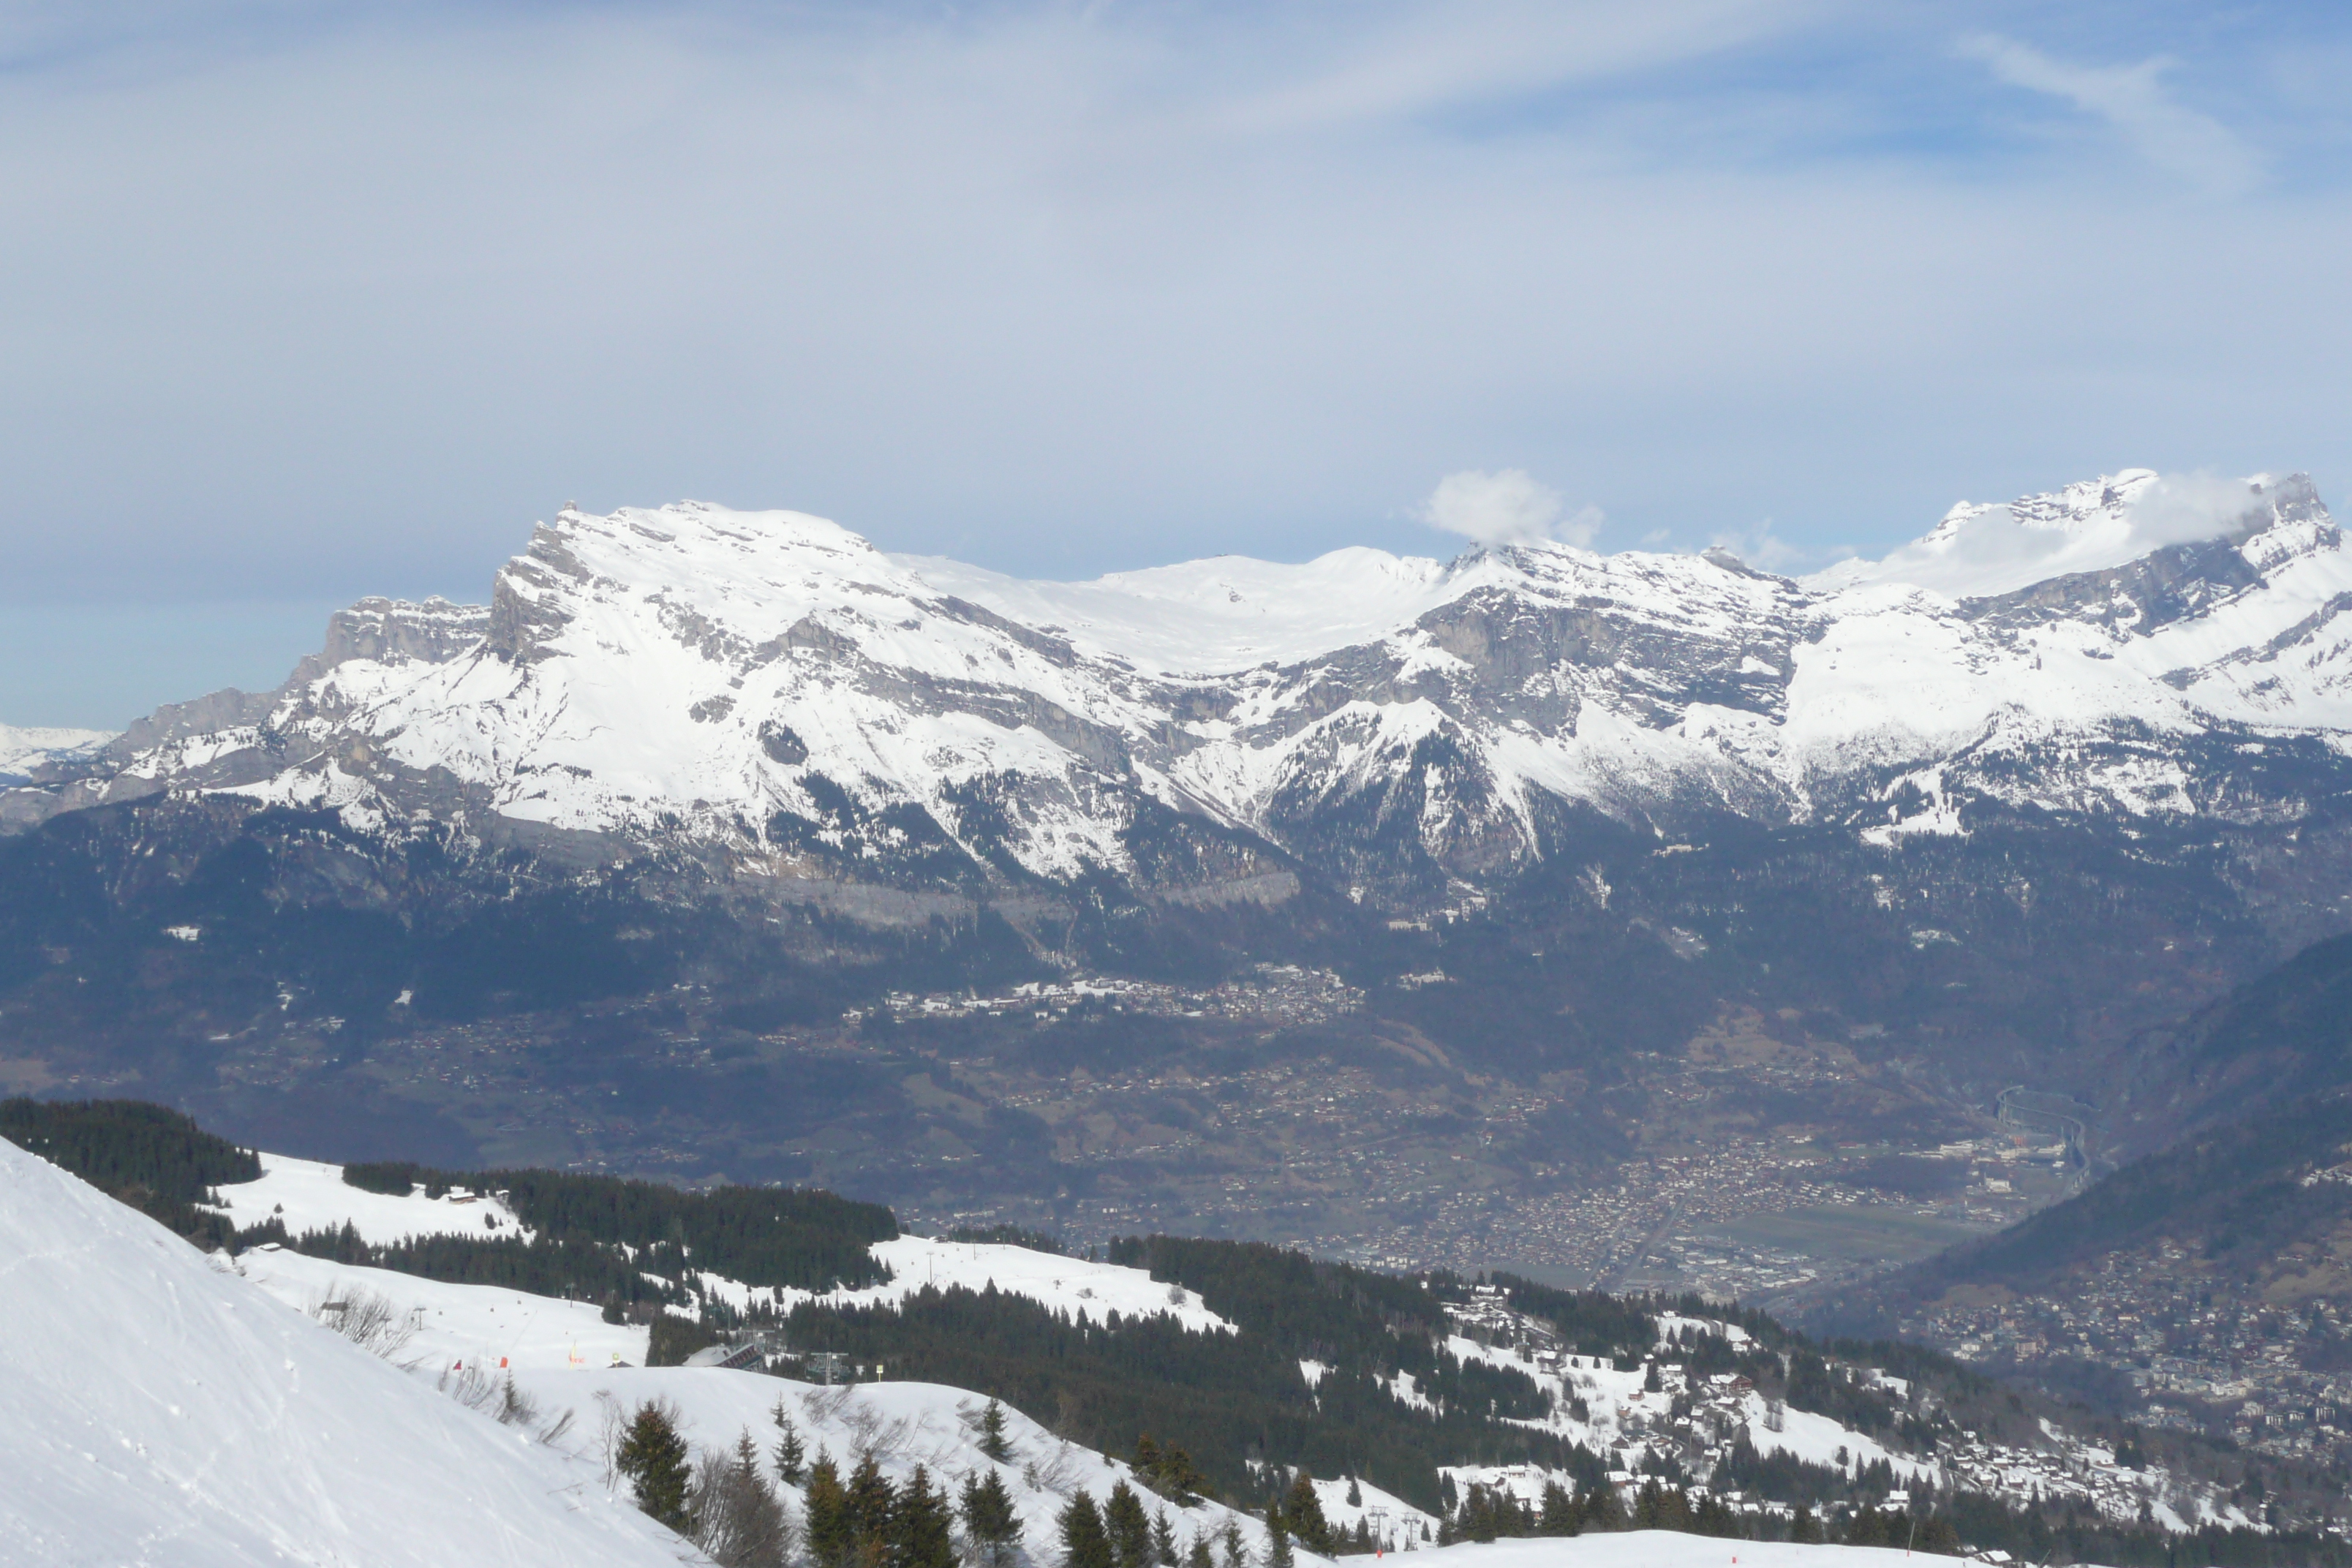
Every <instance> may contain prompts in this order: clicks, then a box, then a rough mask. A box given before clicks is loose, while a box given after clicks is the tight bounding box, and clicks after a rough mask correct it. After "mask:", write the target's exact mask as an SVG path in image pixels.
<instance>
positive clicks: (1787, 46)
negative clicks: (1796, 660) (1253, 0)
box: [0, 0, 2352, 728]
mask: <svg viewBox="0 0 2352 1568" xmlns="http://www.w3.org/2000/svg"><path fill="white" fill-rule="evenodd" d="M2347 77H2352V12H2347V9H2346V8H2342V7H2332V6H2321V5H2263V4H2247V5H2231V6H2214V5H2186V4H2168V3H2167V0H2147V3H2142V4H2133V5H2123V4H2114V5H2109V4H2105V3H2103V0H2083V3H2079V4H2074V5H2065V6H2052V5H2046V4H2042V5H2024V4H2018V5H2004V4H2001V3H2000V0H1986V3H1980V4H1969V5H1958V4H1953V5H1942V4H1934V3H1906V0H1872V3H1870V4H1860V3H1853V4H1847V3H1843V0H1650V3H1648V4H1645V5H1638V6H1629V5H1622V4H1614V3H1590V4H1588V3H1583V0H1550V3H1549V4H1522V3H1517V0H1456V3H1454V4H1447V5H1422V4H1414V3H1410V0H1354V3H1351V4H1345V5H1342V4H1281V3H1278V0H1275V3H1261V4H1250V5H1243V4H1192V5H1186V4H1175V3H1166V4H1123V3H1117V0H1104V3H1096V4H1078V3H1059V4H1028V3H1017V0H980V3H977V4H968V5H953V6H950V5H919V4H898V5H893V4H888V3H883V4H861V5H846V4H844V5H832V4H825V3H823V0H807V3H803V4H799V5H748V4H716V3H714V4H697V3H694V0H675V3H669V4H626V3H621V0H614V3H612V4H604V5H559V4H552V3H548V4H509V5H499V4H496V3H482V4H473V5H440V4H436V3H434V0H411V3H408V4H403V5H370V4H352V5H339V4H334V3H332V0H300V3H296V0H285V3H264V0H256V3H252V4H242V5H237V4H226V5H205V4H190V3H173V4H170V5H164V4H142V3H141V0H127V3H125V4H122V5H110V6H102V7H100V6H93V7H59V6H54V5H39V6H17V5H8V4H5V0H0V721H5V722H10V723H16V724H81V725H90V726H97V727H104V728H113V727H118V726H120V725H121V724H123V723H125V722H127V721H129V720H130V719H131V717H133V716H134V715H136V714H137V713H139V712H141V711H143V710H146V709H148V708H150V707H152V706H153V705H154V704H155V703H157V702H160V701H166V700H181V699H184V698H187V697H192V696H195V695H198V694H200V693H201V692H203V691H205V690H207V689H212V688H215V687H218V686H222V685H230V684H234V685H240V686H244V687H247V689H256V688H260V689H266V688H268V687H269V686H272V685H275V684H276V683H277V682H278V680H279V679H282V678H283V676H284V674H285V673H286V671H287V669H288V668H290V667H291V665H292V664H293V662H294V660H295V659H296V658H299V656H300V655H301V654H302V653H303V652H305V651H307V650H308V649H310V648H311V647H315V646H316V645H317V643H318V641H319V637H320V632H321V629H322V627H323V625H324V620H325V616H326V615H327V613H328V612H329V610H330V609H331V608H332V607H333V606H334V605H337V604H341V603H344V602H348V601H349V600H351V599H352V598H356V597H358V596H360V595H364V594H372V593H375V594H391V595H404V596H412V597H414V596H422V595H428V594H441V595H447V596H449V597H452V598H457V599H467V600H476V601H478V600H481V599H483V598H485V597H486V596H487V595H488V586H489V583H490V579H491V575H492V574H493V573H494V572H495V571H496V570H497V568H498V565H499V563H500V562H501V561H503V560H505V559H506V558H507V557H509V555H511V554H513V553H515V552H518V551H519V550H520V549H521V547H522V546H523V544H524V542H526V540H527V539H528V537H529V534H530V526H531V524H532V523H533V522H534V521H539V520H543V519H545V518H548V517H550V516H551V515H552V514H553V513H554V512H555V511H556V510H558V509H559V508H560V507H561V506H562V505H563V504H564V503H565V502H566V501H571V500H577V501H578V502H579V503H580V504H581V505H583V506H584V507H587V508H589V509H591V510H611V509H613V508H615V507H619V506H624V505H657V504H660V503H661V502H664V501H667V500H678V499H684V498H694V499H700V500H713V501H719V502H723V503H725V504H728V505H730V506H736V507H742V508H758V507H778V506H781V507H793V508H796V509H799V510H807V511H814V512H817V513H819V514H822V515H824V516H828V517H832V518H835V519H836V520H838V521H841V522H843V523H844V524H845V525H846V526H848V527H850V528H853V529H855V530H856V531H859V532H861V533H864V534H866V536H867V537H869V538H871V539H872V540H874V541H875V542H877V544H879V545H881V546H882V547H883V548H885V549H889V550H897V551H905V552H916V553H928V554H946V555H953V556H958V557H961V558H963V559H966V560H970V561H973V562H977V563H982V564H983V565H987V566H991V567H993V568H996V569H999V570H1003V571H1007V572H1013V573H1018V574H1024V575H1030V576H1051V577H1085V576H1092V575H1095V574H1098V573H1101V572H1105V571H1111V570H1118V569H1122V568H1130V567H1137V566H1144V565H1150V564H1157V563H1165V562H1169V561H1173V560H1181V559H1185V558H1188V557H1192V556H1198V555H1205V554H1214V553H1219V552H1244V553H1249V554H1255V555H1260V556H1266V557H1270V558H1275V559H1282V560H1301V559H1306V558H1307V557H1311V556H1313V555H1315V554H1318V553H1319V552H1323V551H1326V550H1329V549H1335V548H1338V547H1340V546H1343V545H1349V544H1374V545H1379V546H1381V547H1384V548H1388V549H1391V550H1396V551H1399V552H1412V553H1420V554H1438V555H1446V554H1451V553H1452V552H1454V551H1456V550H1458V549H1459V548H1461V547H1462V545H1463V543H1464V540H1463V538H1462V537H1461V536H1462V535H1463V534H1465V533H1467V534H1470V535H1472V536H1473V537H1479V536H1497V537H1516V536H1524V535H1525V534H1526V533H1527V532H1528V531H1537V532H1547V533H1549V534H1550V535H1551V536H1553V537H1558V538H1567V539H1571V540H1574V541H1576V542H1582V543H1587V544H1590V545H1591V547H1592V548H1595V549H1601V550H1622V549H1631V548H1642V549H1696V548H1703V547H1706V546H1707V545H1709V544H1724V545H1727V546H1728V547H1731V548H1733V549H1735V550H1738V551H1739V552H1741V553H1743V554H1744V555H1746V556H1747V557H1748V559H1750V560H1753V561H1756V562H1758V563H1760V564H1766V565H1769V566H1771V567H1772V568H1773V569H1775V570H1782V571H1792V572H1793V571H1801V570H1806V569H1809V568H1811V567H1814V566H1819V565H1822V564H1826V563H1829V562H1831V561H1832V560H1834V559H1836V558H1838V557H1839V556H1841V555H1843V554H1848V553H1852V552H1863V553H1865V554H1872V555H1876V554H1880V553H1884V552H1886V551H1888V550H1891V549H1894V548H1895V547H1896V546H1898V545H1900V544H1901V543H1902V542H1905V541H1907V540H1909V539H1911V538H1914V537H1916V535H1918V534H1920V533H1922V532H1924V531H1927V529H1928V528H1929V527H1931V526H1932V525H1933V524H1934V522H1935V521H1936V520H1937V518H1938V517H1939V516H1941V515H1942V514H1943V513H1944V511H1945V510H1947V509H1948V508H1949V507H1950V506H1951V505H1952V504H1953V503H1954V502H1956V501H1958V500H1963V499H1968V500H2006V499H2008V498H2010V497H2012V496H2016V495H2020V494H2024V493H2029V492H2032V491H2035V490H2040V489H2051V488H2054V487H2056V486H2058V485H2060V484H2063V483H2065V482H2067V481H2069V480H2073V479H2084V478H2088V477H2091V476H2094V475H2096V474H2100V473H2107V472H2113V471H2115V470H2117V469H2120V468H2127V467H2146V468H2156V469H2158V470H2160V471H2163V472H2165V473H2167V474H2177V475H2184V476H2207V477H2213V476H2221V477H2227V476H2235V475H2244V474H2250V473H2254V472H2258V471H2275V472H2285V471H2290V470H2295V469H2301V470H2305V471H2308V472H2310V473H2311V474H2313V475H2314V477H2315V479H2317V480H2318V482H2319V484H2320V487H2321V491H2322V494H2323V495H2324V496H2326V497H2327V498H2328V499H2329V500H2332V501H2340V500H2342V499H2343V497H2344V495H2345V494H2346V491H2347V480H2352V433H2347V422H2346V419H2345V415H2346V412H2347V401H2346V398H2345V395H2344V376H2345V370H2346V366H2347V358H2348V357H2352V356H2348V355H2347V350H2352V266H2347V263H2346V260H2345V258H2346V256H2347V240H2352V199H2347V181H2348V180H2352V157H2347V153H2352V108H2347V101H2352V100H2347V94H2346V92H2345V86H2346V83H2347Z"/></svg>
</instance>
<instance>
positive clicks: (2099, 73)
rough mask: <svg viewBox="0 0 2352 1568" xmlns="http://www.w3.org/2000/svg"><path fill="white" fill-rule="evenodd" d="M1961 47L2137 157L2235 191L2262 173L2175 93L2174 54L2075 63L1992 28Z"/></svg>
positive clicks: (2213, 188)
mask: <svg viewBox="0 0 2352 1568" xmlns="http://www.w3.org/2000/svg"><path fill="white" fill-rule="evenodd" d="M1960 52H1961V53H1962V54H1964V55H1966V56H1968V57H1969V58H1972V59H1978V60H1981V61H1983V62H1984V63H1985V65H1986V66H1988V67H1990V68H1991V70H1992V73H1993V75H1995V76H1996V77H1998V78H2000V79H2001V80H2002V81H2005V82H2007V83H2008V84H2009V85H2010V86H2011V87H2021V88H2024V89H2028V90H2029V91H2032V92H2040V93H2046V94H2048V95H2049V96H2051V97H2053V98H2060V99H2063V100H2066V101H2067V102H2069V103H2071V104H2073V105H2074V107H2075V108H2076V109H2078V110H2082V111H2083V112H2084V113H2085V114H2091V115H2095V116H2097V117H2098V118H2099V119H2101V120H2104V121H2106V122H2107V124H2108V125H2110V126H2112V127H2113V128H2114V129H2115V131H2116V133H2117V134H2118V135H2120V136H2122V137H2123V139H2124V140H2125V142H2127V143H2128V144H2129V145H2130V146H2131V148H2132V150H2133V151H2134V152H2136V153H2138V154H2139V155H2140V156H2141V157H2143V158H2145V159H2147V161H2148V162H2149V163H2153V164H2155V165H2156V166H2157V167H2158V168H2159V169H2163V170H2165V171H2167V172H2168V173H2170V174H2177V175H2179V177H2180V178H2182V179H2184V180H2187V181H2189V183H2190V184H2194V185H2197V186H2199V187H2200V188H2201V189H2204V190H2206V191H2209V192H2211V193H2212V194H2214V195H2225V196H2227V195H2240V194H2242V193H2243V192H2246V191H2249V190H2252V188H2253V187H2254V186H2255V185H2257V184H2260V183H2261V181H2262V179H2263V161H2262V159H2261V157H2260V156H2259V155H2258V154H2257V153H2255V152H2254V150H2253V149H2252V148H2251V147H2249V146H2247V145H2246V143H2245V142H2243V141H2242V140H2241V139H2240V138H2239V137H2238V135H2237V134H2236V133H2235V132H2232V131H2231V130H2230V129H2229V127H2227V126H2225V125H2223V124H2222V123H2221V121H2218V120H2215V119H2213V118H2212V117H2211V116H2210V115H2205V114H2200V113H2199V112H2198V111H2197V110H2193V109H2190V108H2189V107H2187V106H2186V105H2184V104H2182V103H2180V102H2179V101H2177V100H2175V99H2174V98H2173V96H2172V95H2171V94H2170V93H2169V92H2168V91H2167V90H2166V88H2165V82H2164V78H2165V75H2166V73H2167V72H2168V71H2170V70H2172V69H2173V68H2175V65H2176V62H2174V61H2172V60H2169V59H2166V58H2161V57H2159V58H2155V59H2147V60H2142V61H2140V62H2139V63H2138V64H2137V65H2126V66H2078V65H2070V64H2067V63H2065V62H2063V61H2061V60H2056V59H2053V58H2051V57H2050V56H2048V55H2046V54H2043V53H2042V51H2041V50H2039V49H2036V48H2034V47H2032V46H2031V45H2027V44H2021V43H2019V42H2018V41H2017V40H2015V39H2013V38H2005V37H2000V36H1998V35H1995V34H1990V33H1987V34H1979V35H1977V36H1976V37H1969V38H1966V39H1963V40H1962V41H1961V43H1960Z"/></svg>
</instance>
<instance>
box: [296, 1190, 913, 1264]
mask: <svg viewBox="0 0 2352 1568" xmlns="http://www.w3.org/2000/svg"><path fill="white" fill-rule="evenodd" d="M343 1180H344V1181H345V1182H347V1183H349V1184H351V1185H352V1186H355V1187H359V1188H361V1189H362V1190H363V1191H367V1192H379V1193H391V1194H394V1195H398V1196H404V1195H406V1194H408V1192H409V1191H410V1190H411V1189H412V1187H413V1186H414V1185H415V1184H420V1183H421V1184H423V1185H424V1187H425V1194H426V1195H427V1196H429V1197H438V1196H440V1195H441V1194H444V1193H446V1192H448V1191H449V1190H450V1189H451V1188H452V1187H467V1188H470V1189H472V1190H473V1191H476V1192H504V1193H505V1194H507V1203H508V1205H509V1207H511V1208H512V1209H513V1210H514V1212H515V1215H516V1217H517V1218H519V1219H520V1220H521V1221H522V1223H523V1224H524V1225H525V1226H529V1227H530V1229H531V1230H533V1231H535V1232H537V1233H538V1235H539V1236H540V1237H541V1238H542V1239H544V1240H548V1241H557V1242H568V1243H573V1244H595V1245H600V1246H604V1247H629V1248H631V1249H633V1251H634V1252H635V1266H636V1267H638V1268H646V1269H649V1270H651V1271H652V1272H654V1273H656V1274H663V1275H667V1276H669V1277H671V1278H677V1276H678V1275H679V1274H680V1273H681V1272H682V1271H683V1270H685V1269H686V1268H688V1267H692V1268H705V1269H709V1271H710V1272H712V1273H714V1274H723V1275H725V1276H726V1277H727V1278H728V1279H734V1280H739V1281H740V1282H741V1283H743V1284H746V1285H752V1286H779V1287H788V1288H791V1289H803V1290H818V1291H823V1290H831V1289H836V1288H839V1287H842V1286H850V1287H856V1286H864V1285H875V1284H879V1283H881V1282H882V1281H883V1280H885V1279H887V1278H888V1277H889V1276H888V1271H887V1269H885V1268H883V1267H882V1266H881V1265H880V1264H878V1263H877V1262H876V1261H875V1260H874V1258H873V1257H872V1255H871V1254H870V1253H869V1252H868V1250H867V1249H868V1248H869V1247H872V1246H873V1245H874V1243H876V1242H877V1241H888V1240H890V1239H892V1238H893V1237H896V1236H897V1235H898V1220H897V1218H896V1217H895V1216H894V1215H892V1214H891V1213H890V1211H889V1210H888V1209H887V1207H885V1206H883V1205H880V1204H864V1203H853V1202H851V1201H850V1200H849V1199H847V1198H844V1197H840V1196H837V1195H836V1194H833V1193H829V1192H825V1191H824V1190H822V1189H821V1188H815V1187H737V1186H727V1187H717V1188H714V1189H712V1190H711V1191H709V1192H707V1193H690V1192H686V1191H683V1190H681V1189H679V1188H677V1187H670V1186H665V1185H663V1184H661V1183H659V1182H645V1181H636V1180H632V1179H626V1178H623V1177H619V1176H593V1175H577V1174H572V1173H565V1172H560V1171H475V1172H451V1171H437V1170H434V1169H432V1168H430V1167H428V1166H424V1165H418V1164H415V1163H410V1162H405V1161H396V1162H382V1163H373V1164H358V1165H346V1166H345V1167H343Z"/></svg>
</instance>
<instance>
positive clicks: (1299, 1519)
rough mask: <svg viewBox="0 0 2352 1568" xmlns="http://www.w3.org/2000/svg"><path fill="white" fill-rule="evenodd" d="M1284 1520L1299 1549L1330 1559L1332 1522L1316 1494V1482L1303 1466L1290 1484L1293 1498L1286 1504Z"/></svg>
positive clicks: (1283, 1504)
mask: <svg viewBox="0 0 2352 1568" xmlns="http://www.w3.org/2000/svg"><path fill="white" fill-rule="evenodd" d="M1282 1520H1283V1523H1284V1524H1285V1525H1286V1526H1288V1527H1289V1530H1290V1533H1291V1534H1293V1535H1295V1536H1297V1538H1298V1544H1299V1545H1301V1546H1304V1547H1305V1548H1307V1551H1309V1552H1316V1553H1318V1554H1319V1555H1321V1556H1325V1557H1328V1556H1330V1555H1331V1525H1330V1521H1328V1520H1326V1519H1325V1518H1324V1517H1323V1503H1322V1500H1320V1499H1319V1498H1318V1497H1317V1496H1316V1494H1315V1478H1314V1477H1313V1476H1310V1475H1308V1474H1307V1470H1306V1468H1305V1467H1303V1466H1302V1467H1301V1468H1299V1471H1298V1474H1297V1478H1296V1479H1293V1480H1292V1481H1291V1483H1290V1495H1289V1496H1288V1497H1286V1498H1285V1499H1284V1500H1283V1503H1282Z"/></svg>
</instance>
